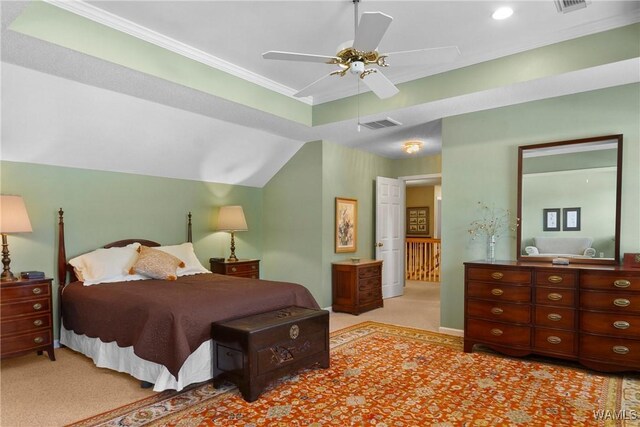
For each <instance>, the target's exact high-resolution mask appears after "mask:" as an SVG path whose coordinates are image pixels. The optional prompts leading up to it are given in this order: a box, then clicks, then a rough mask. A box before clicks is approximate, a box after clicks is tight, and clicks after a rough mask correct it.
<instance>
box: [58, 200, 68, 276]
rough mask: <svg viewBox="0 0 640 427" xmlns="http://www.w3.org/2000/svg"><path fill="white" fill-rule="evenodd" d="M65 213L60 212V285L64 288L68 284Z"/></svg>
mask: <svg viewBox="0 0 640 427" xmlns="http://www.w3.org/2000/svg"><path fill="white" fill-rule="evenodd" d="M63 217H64V211H63V210H62V208H60V210H59V211H58V285H59V286H60V287H63V286H64V285H65V284H66V282H67V253H66V251H65V247H64V218H63Z"/></svg>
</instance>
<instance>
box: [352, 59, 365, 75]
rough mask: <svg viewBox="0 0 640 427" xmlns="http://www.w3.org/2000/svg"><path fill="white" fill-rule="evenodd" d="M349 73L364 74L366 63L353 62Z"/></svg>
mask: <svg viewBox="0 0 640 427" xmlns="http://www.w3.org/2000/svg"><path fill="white" fill-rule="evenodd" d="M349 71H350V72H351V74H362V73H363V72H364V62H361V61H356V62H352V63H351V68H350V69H349Z"/></svg>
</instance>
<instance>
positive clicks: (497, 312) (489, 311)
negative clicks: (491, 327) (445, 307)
mask: <svg viewBox="0 0 640 427" xmlns="http://www.w3.org/2000/svg"><path fill="white" fill-rule="evenodd" d="M467 314H468V315H469V316H470V317H476V318H478V317H479V318H482V319H486V320H498V321H501V322H512V323H527V324H528V323H530V322H531V306H530V305H529V304H510V303H505V302H500V301H496V302H491V301H480V300H473V299H470V300H468V301H467Z"/></svg>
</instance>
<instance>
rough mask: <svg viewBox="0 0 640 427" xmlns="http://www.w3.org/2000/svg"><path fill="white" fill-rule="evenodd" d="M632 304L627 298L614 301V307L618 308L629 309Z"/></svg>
mask: <svg viewBox="0 0 640 427" xmlns="http://www.w3.org/2000/svg"><path fill="white" fill-rule="evenodd" d="M630 304H631V301H629V300H628V299H626V298H616V299H614V300H613V305H615V306H617V307H628V306H629V305H630Z"/></svg>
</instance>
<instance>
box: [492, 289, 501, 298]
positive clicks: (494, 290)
mask: <svg viewBox="0 0 640 427" xmlns="http://www.w3.org/2000/svg"><path fill="white" fill-rule="evenodd" d="M491 293H492V294H493V295H496V296H500V295H502V294H504V291H503V290H502V289H500V288H495V289H491Z"/></svg>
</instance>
